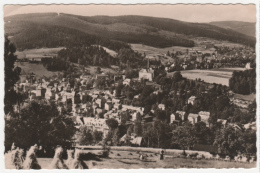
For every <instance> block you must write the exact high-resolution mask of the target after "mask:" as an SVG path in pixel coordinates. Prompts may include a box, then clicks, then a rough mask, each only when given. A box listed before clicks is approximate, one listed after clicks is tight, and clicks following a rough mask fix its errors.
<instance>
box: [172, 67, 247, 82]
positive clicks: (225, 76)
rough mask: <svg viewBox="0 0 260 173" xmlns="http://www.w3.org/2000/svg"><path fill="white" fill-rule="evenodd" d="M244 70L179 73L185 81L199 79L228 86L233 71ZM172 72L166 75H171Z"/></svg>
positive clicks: (223, 69) (240, 69)
mask: <svg viewBox="0 0 260 173" xmlns="http://www.w3.org/2000/svg"><path fill="white" fill-rule="evenodd" d="M235 70H238V71H242V70H245V69H244V68H220V69H211V70H199V69H194V70H184V71H181V74H182V76H183V77H185V78H187V79H193V80H195V79H199V78H200V79H201V80H204V81H205V82H208V83H216V84H222V85H226V86H229V78H231V76H232V73H233V71H235ZM173 73H174V72H171V73H168V75H169V76H170V75H172V74H173Z"/></svg>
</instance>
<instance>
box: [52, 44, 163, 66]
mask: <svg viewBox="0 0 260 173" xmlns="http://www.w3.org/2000/svg"><path fill="white" fill-rule="evenodd" d="M58 58H60V59H63V60H65V61H67V62H73V63H78V64H80V65H84V66H88V65H93V66H100V67H110V66H111V65H118V66H119V67H120V68H121V69H122V70H123V69H125V68H127V67H128V68H137V67H140V68H142V67H147V60H146V59H145V55H144V54H140V53H138V52H135V51H133V50H132V49H131V48H122V49H120V50H119V51H118V54H117V55H116V56H115V57H113V56H111V55H110V54H108V53H107V52H106V51H105V49H104V48H103V47H101V46H87V47H84V46H80V47H70V48H69V47H68V48H65V49H62V50H60V51H59V52H58ZM50 61H51V60H50ZM149 64H150V65H160V64H161V62H160V60H150V62H149Z"/></svg>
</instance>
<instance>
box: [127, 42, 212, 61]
mask: <svg viewBox="0 0 260 173" xmlns="http://www.w3.org/2000/svg"><path fill="white" fill-rule="evenodd" d="M131 47H132V49H133V50H134V51H137V52H139V53H142V54H143V53H145V54H146V58H149V59H156V60H159V59H160V60H161V61H162V64H165V63H166V62H168V61H172V60H173V59H172V58H171V57H168V56H166V54H167V52H168V51H169V52H170V53H172V52H177V51H180V52H183V53H186V51H187V50H189V51H201V52H203V53H213V52H214V51H215V49H214V48H211V49H205V48H203V47H192V48H188V47H181V46H172V47H167V48H156V47H151V46H146V45H143V44H131ZM160 56H164V58H160ZM180 57H181V58H183V57H184V55H182V56H180Z"/></svg>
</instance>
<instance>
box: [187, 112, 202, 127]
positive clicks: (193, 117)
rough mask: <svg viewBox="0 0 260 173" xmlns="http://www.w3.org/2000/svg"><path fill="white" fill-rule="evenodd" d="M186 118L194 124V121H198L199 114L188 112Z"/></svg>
mask: <svg viewBox="0 0 260 173" xmlns="http://www.w3.org/2000/svg"><path fill="white" fill-rule="evenodd" d="M188 120H189V122H190V123H191V124H193V125H194V124H195V123H197V122H199V121H200V118H199V115H198V114H193V113H190V114H189V115H188Z"/></svg>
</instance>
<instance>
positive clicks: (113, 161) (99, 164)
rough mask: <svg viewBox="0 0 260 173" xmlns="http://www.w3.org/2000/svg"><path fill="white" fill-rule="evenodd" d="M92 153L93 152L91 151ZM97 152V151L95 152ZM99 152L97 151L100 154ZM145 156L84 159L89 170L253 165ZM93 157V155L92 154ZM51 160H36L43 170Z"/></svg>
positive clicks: (113, 153) (119, 153)
mask: <svg viewBox="0 0 260 173" xmlns="http://www.w3.org/2000/svg"><path fill="white" fill-rule="evenodd" d="M92 152H94V151H92ZM96 152H97V151H96ZM100 152H101V151H99V153H100ZM142 153H143V154H144V155H147V158H146V159H145V160H143V161H141V160H139V154H138V153H137V152H129V151H110V154H109V158H100V157H98V154H96V155H97V157H91V158H90V159H88V158H87V157H86V159H84V162H85V163H86V164H87V165H88V167H89V168H90V169H119V168H123V169H139V168H146V169H148V168H174V169H177V168H218V169H221V168H254V167H256V162H254V163H239V162H233V161H232V162H225V161H217V160H193V159H187V158H176V157H172V156H165V159H164V160H160V159H159V154H155V153H148V152H142ZM92 156H93V154H92ZM51 161H52V158H38V162H39V164H40V165H41V166H42V168H43V169H48V166H49V165H50V163H51Z"/></svg>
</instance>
